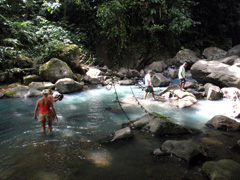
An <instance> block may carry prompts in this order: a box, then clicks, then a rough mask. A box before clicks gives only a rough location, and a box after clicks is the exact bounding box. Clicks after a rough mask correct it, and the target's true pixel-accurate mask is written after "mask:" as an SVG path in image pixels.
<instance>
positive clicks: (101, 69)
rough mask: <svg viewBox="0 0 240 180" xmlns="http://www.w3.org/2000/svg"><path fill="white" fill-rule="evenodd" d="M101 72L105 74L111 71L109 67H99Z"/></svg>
mask: <svg viewBox="0 0 240 180" xmlns="http://www.w3.org/2000/svg"><path fill="white" fill-rule="evenodd" d="M99 70H100V71H102V72H105V73H106V72H109V71H111V70H110V69H109V68H108V67H107V66H103V67H99Z"/></svg>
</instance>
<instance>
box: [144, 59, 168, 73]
mask: <svg viewBox="0 0 240 180" xmlns="http://www.w3.org/2000/svg"><path fill="white" fill-rule="evenodd" d="M166 67H167V65H166V63H165V62H164V61H156V62H153V63H152V64H150V65H148V66H147V67H146V68H145V72H148V71H149V70H152V71H154V72H158V73H160V72H163V71H164V69H165V68H166Z"/></svg>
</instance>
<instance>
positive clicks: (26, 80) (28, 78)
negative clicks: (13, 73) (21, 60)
mask: <svg viewBox="0 0 240 180" xmlns="http://www.w3.org/2000/svg"><path fill="white" fill-rule="evenodd" d="M40 81H41V78H40V76H38V75H36V74H32V75H28V76H24V77H23V83H24V85H29V84H30V83H31V82H40Z"/></svg>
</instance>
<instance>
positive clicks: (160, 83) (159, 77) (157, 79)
mask: <svg viewBox="0 0 240 180" xmlns="http://www.w3.org/2000/svg"><path fill="white" fill-rule="evenodd" d="M152 84H153V86H154V87H166V86H168V85H169V84H170V81H169V80H168V79H167V78H166V77H165V76H164V75H163V74H161V73H156V74H154V75H153V77H152Z"/></svg>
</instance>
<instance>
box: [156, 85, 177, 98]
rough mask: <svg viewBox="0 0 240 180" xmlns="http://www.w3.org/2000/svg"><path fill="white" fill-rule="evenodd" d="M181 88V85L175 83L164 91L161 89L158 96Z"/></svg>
mask: <svg viewBox="0 0 240 180" xmlns="http://www.w3.org/2000/svg"><path fill="white" fill-rule="evenodd" d="M179 89H180V87H179V85H177V84H173V85H171V86H169V87H167V88H166V89H164V90H163V91H161V92H160V93H158V96H161V95H163V94H165V93H166V92H169V91H175V90H179Z"/></svg>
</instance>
